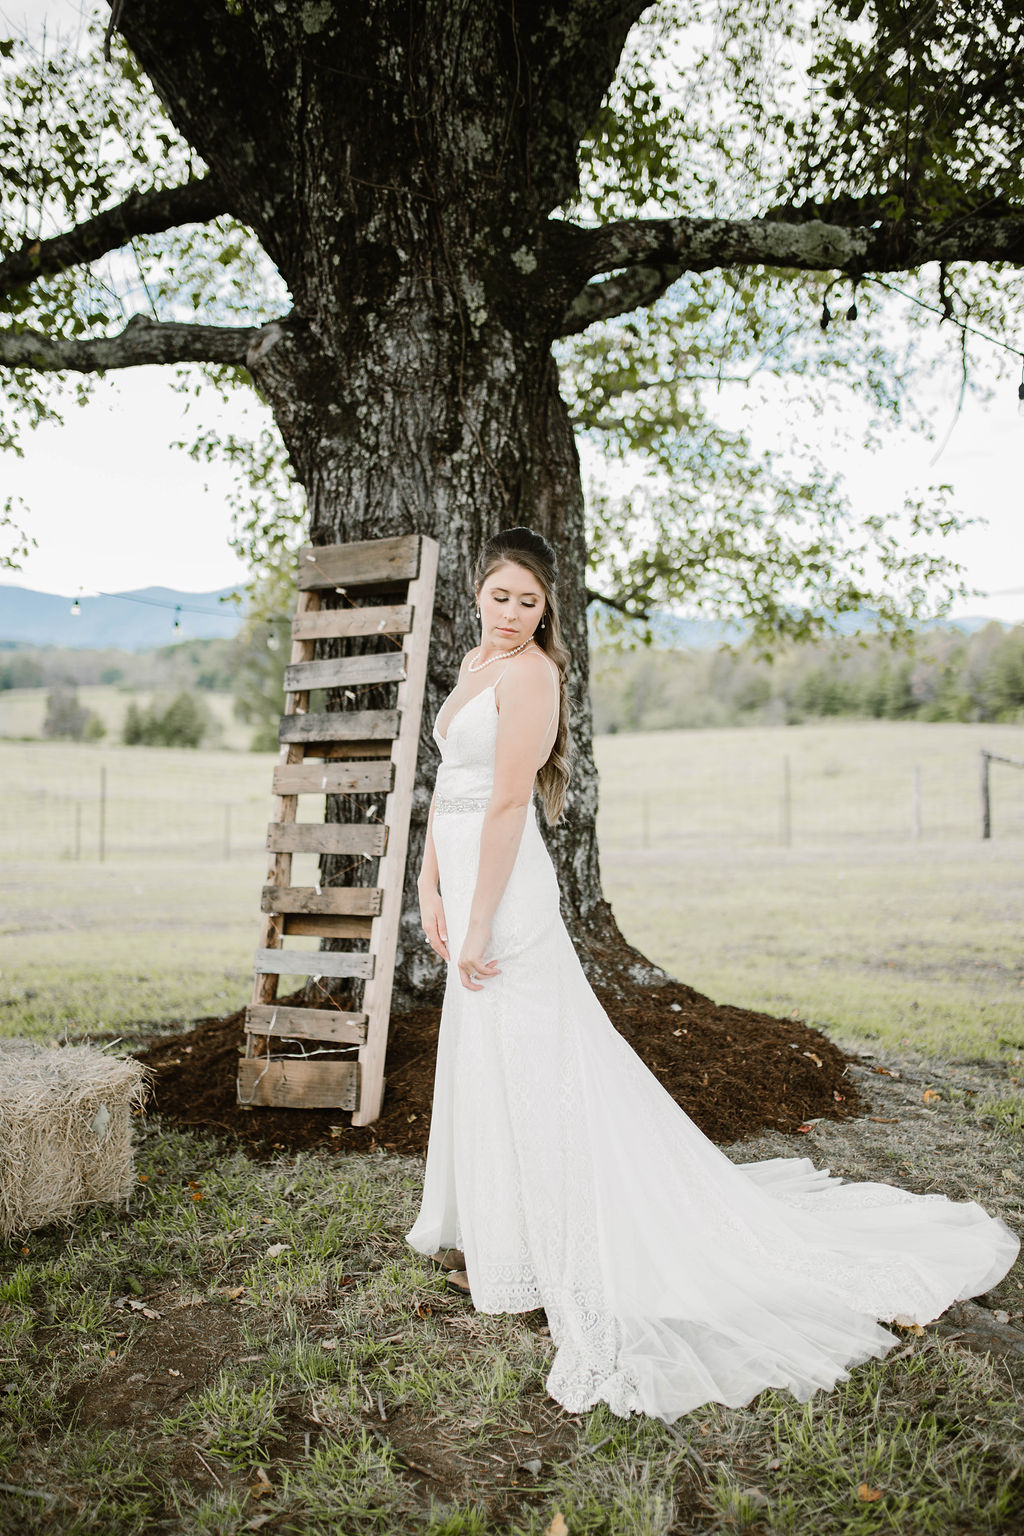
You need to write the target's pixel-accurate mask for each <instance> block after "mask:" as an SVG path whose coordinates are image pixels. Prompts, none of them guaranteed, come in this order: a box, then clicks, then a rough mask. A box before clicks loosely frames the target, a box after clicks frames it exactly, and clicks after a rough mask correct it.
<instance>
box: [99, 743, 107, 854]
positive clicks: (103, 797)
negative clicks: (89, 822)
mask: <svg viewBox="0 0 1024 1536" xmlns="http://www.w3.org/2000/svg"><path fill="white" fill-rule="evenodd" d="M106 856H107V767H106V764H105V763H104V765H103V766H102V767H101V769H100V863H101V864H102V863H103V861H104V859H105V858H106Z"/></svg>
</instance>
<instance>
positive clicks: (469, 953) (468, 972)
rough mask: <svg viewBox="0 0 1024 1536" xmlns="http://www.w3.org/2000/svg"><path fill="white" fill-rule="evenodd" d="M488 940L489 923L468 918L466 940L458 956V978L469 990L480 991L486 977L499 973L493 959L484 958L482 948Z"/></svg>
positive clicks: (489, 932)
mask: <svg viewBox="0 0 1024 1536" xmlns="http://www.w3.org/2000/svg"><path fill="white" fill-rule="evenodd" d="M490 941H491V927H490V924H489V923H481V922H475V921H473V919H470V924H469V927H468V928H467V930H466V942H465V943H464V944H463V946H462V954H461V955H460V956H459V980H460V981H461V982H462V985H463V986H464V987H466V988H467V989H468V990H469V991H470V992H482V991H483V985H482V984H483V982H484V981H485V980H486V979H487V978H488V977H491V976H500V975H501V971H500V970H499V969H498V966H497V964H496V962H495V961H493V960H485V959H484V950H485V949H486V948H487V946H488V944H489V943H490Z"/></svg>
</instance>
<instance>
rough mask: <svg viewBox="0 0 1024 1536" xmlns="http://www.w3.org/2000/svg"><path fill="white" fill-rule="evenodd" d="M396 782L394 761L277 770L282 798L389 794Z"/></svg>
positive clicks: (276, 781) (276, 785)
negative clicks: (288, 796)
mask: <svg viewBox="0 0 1024 1536" xmlns="http://www.w3.org/2000/svg"><path fill="white" fill-rule="evenodd" d="M394 779H395V770H394V768H393V767H392V766H391V763H390V762H386V763H382V762H376V763H324V764H323V766H322V767H318V766H317V765H316V764H315V763H299V764H297V765H296V766H295V767H294V768H275V769H274V793H275V794H278V795H358V794H373V793H375V792H378V793H380V792H382V793H384V794H387V793H388V791H389V790H390V788H391V786H392V784H393V783H394Z"/></svg>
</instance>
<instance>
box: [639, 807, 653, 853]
mask: <svg viewBox="0 0 1024 1536" xmlns="http://www.w3.org/2000/svg"><path fill="white" fill-rule="evenodd" d="M641 805H642V807H643V834H642V837H641V841H640V846H641V848H649V847H650V845H651V807H650V803H649V801H648V799H647V796H646V795H643V796H642V797H641Z"/></svg>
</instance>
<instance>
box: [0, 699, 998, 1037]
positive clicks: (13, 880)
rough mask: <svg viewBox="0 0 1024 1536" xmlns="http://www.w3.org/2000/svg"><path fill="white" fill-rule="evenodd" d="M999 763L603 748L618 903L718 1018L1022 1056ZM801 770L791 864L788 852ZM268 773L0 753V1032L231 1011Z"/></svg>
mask: <svg viewBox="0 0 1024 1536" xmlns="http://www.w3.org/2000/svg"><path fill="white" fill-rule="evenodd" d="M981 746H986V747H987V748H989V749H990V750H992V751H996V752H1000V753H1003V754H1004V755H1006V756H1024V729H1022V728H1020V727H1006V726H1004V727H992V726H963V725H956V726H942V725H920V724H916V723H915V724H908V725H893V724H889V723H878V724H870V725H848V724H840V725H832V726H822V725H815V726H807V727H799V728H791V729H779V730H771V731H769V730H751V731H694V732H665V733H659V734H656V735H649V736H645V737H630V736H606V737H602V738H599V740H598V742H597V757H598V764H599V767H600V770H601V785H602V808H601V819H600V837H601V848H602V864H603V873H604V880H605V889H606V893H607V895H608V897H609V899H610V900H611V902H612V905H613V907H614V909H615V912H616V915H617V916H618V919H619V922H620V924H621V925H622V927H623V929H624V931H625V933H626V934H627V936H628V937H629V938H630V939H631V940H632V942H633V943H635V944H636V945H637V946H638V947H639V948H640V949H642V950H643V951H644V952H645V953H647V954H649V955H650V956H651V957H652V958H653V959H655V960H657V961H658V962H660V963H661V964H662V965H664V966H665V967H666V968H667V969H668V970H670V971H671V972H673V974H675V975H677V976H680V977H681V978H683V979H685V980H687V981H689V982H690V983H691V984H692V985H694V986H696V987H698V988H699V989H700V990H701V991H704V992H707V993H709V994H710V995H711V996H713V997H714V998H716V1000H718V1001H722V1002H732V1003H738V1004H742V1005H744V1006H749V1007H757V1008H762V1009H765V1010H766V1011H769V1012H775V1013H780V1014H786V1015H788V1014H791V1013H793V1012H794V1011H795V1012H796V1013H797V1014H798V1015H799V1016H800V1017H802V1018H805V1019H807V1020H808V1021H809V1022H812V1023H814V1024H816V1025H818V1026H820V1027H822V1028H824V1029H825V1030H826V1032H828V1033H829V1034H831V1035H833V1036H834V1037H835V1038H837V1039H840V1040H842V1041H844V1042H850V1043H855V1042H856V1041H864V1040H874V1041H882V1042H884V1043H887V1044H892V1045H893V1046H896V1047H899V1048H905V1047H907V1046H913V1047H915V1048H917V1049H919V1050H922V1051H927V1052H934V1053H937V1054H949V1055H953V1056H956V1055H961V1056H971V1055H980V1056H993V1055H999V1054H1002V1053H1005V1052H1007V1051H1010V1052H1013V1051H1014V1050H1019V1049H1020V1048H1021V1044H1022V1042H1024V952H1022V947H1021V943H1020V933H1021V927H1022V918H1024V772H1021V771H1018V770H1014V769H1012V768H1003V769H999V768H998V767H996V768H994V769H993V784H994V815H993V820H994V829H995V835H994V837H993V839H992V840H991V841H990V842H982V841H981V840H980V838H979V837H978V835H977V821H978V802H977V765H978V751H979V748H980V747H981ZM786 757H788V758H789V760H790V786H791V802H792V803H791V826H792V840H791V842H790V843H789V845H783V844H782V843H780V840H779V839H780V827H779V815H780V797H781V788H782V784H783V761H784V759H785V758H786ZM273 761H274V759H273V758H272V757H270V756H251V755H249V754H244V753H231V752H188V751H166V750H157V749H148V748H123V747H122V748H117V747H109V746H105V745H103V744H100V745H98V746H74V745H69V744H43V743H31V742H25V743H20V742H19V743H15V742H0V775H2V783H3V786H4V789H3V796H2V799H0V857H2V862H0V869H2V871H3V876H4V895H3V900H2V911H3V919H2V923H0V972H2V976H0V1002H2V1003H3V1005H4V1006H3V1012H2V1014H0V1018H2V1019H3V1021H4V1023H3V1025H2V1027H3V1028H5V1029H7V1030H8V1031H10V1030H12V1029H19V1030H30V1031H31V1032H33V1033H38V1034H40V1035H41V1036H44V1037H45V1036H47V1035H48V1034H52V1033H54V1032H63V1031H64V1029H65V1028H67V1029H69V1030H70V1031H71V1032H73V1033H79V1032H82V1031H89V1030H96V1029H103V1030H109V1029H115V1030H127V1031H133V1030H135V1031H137V1030H138V1029H139V1028H140V1027H141V1026H145V1025H147V1024H157V1023H163V1022H165V1021H167V1020H168V1019H187V1018H189V1017H195V1016H198V1015H200V1014H204V1013H215V1012H223V1011H226V1010H228V1009H230V1008H233V1007H237V1006H238V1005H239V1004H240V1003H241V1002H242V1001H243V999H244V997H245V994H246V991H247V984H248V974H249V972H248V967H249V957H250V955H251V951H252V949H253V948H254V947H255V938H256V929H257V907H258V894H259V889H260V885H261V883H262V878H263V864H264V856H263V855H262V853H261V852H260V849H261V847H262V843H263V830H264V828H265V823H266V817H267V810H268V803H269V797H268V793H267V790H268V786H269V782H270V774H271V767H272V763H273ZM915 766H919V767H920V768H921V837H920V839H916V838H915V837H914V835H913V830H914V829H913V822H912V816H911V789H912V785H913V771H914V768H915ZM104 767H105V769H106V789H107V807H106V829H105V840H106V850H107V861H106V862H105V863H104V864H100V863H98V862H97V849H98V817H99V785H100V771H101V768H104ZM76 805H77V806H80V807H81V811H80V813H79V850H80V852H81V857H80V858H78V859H75V858H74V857H73V856H72V855H73V853H74V851H75V815H74V809H75V806H76ZM307 813H310V812H307ZM310 814H315V813H310Z"/></svg>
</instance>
